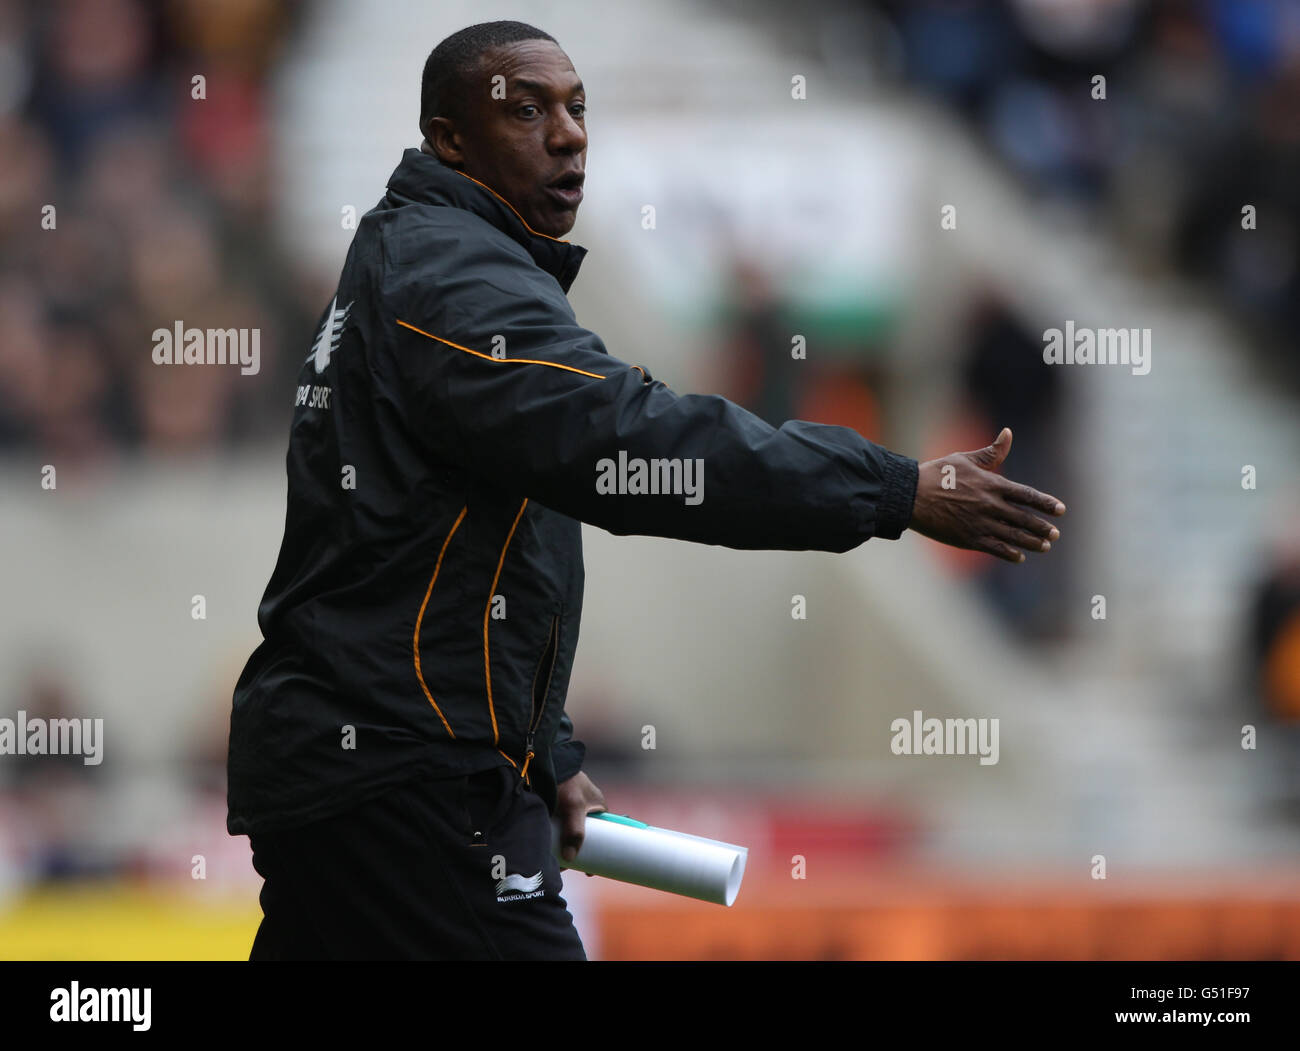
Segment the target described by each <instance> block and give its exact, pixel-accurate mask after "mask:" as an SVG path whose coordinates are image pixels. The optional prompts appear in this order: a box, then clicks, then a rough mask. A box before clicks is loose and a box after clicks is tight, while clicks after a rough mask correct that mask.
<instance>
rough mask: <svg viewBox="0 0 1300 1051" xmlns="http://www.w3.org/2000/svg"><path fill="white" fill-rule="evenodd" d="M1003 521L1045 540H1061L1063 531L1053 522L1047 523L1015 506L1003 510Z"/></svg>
mask: <svg viewBox="0 0 1300 1051" xmlns="http://www.w3.org/2000/svg"><path fill="white" fill-rule="evenodd" d="M1002 520H1003V521H1004V522H1006V523H1008V524H1010V525H1013V526H1018V527H1019V528H1021V529H1023V530H1025V532H1027V533H1033V534H1034V535H1035V536H1037V537H1041V538H1042V539H1044V540H1059V539H1061V531H1060V530H1059V529H1057V528H1056V526H1054V525H1052V523H1051V522H1045V521H1043V519H1041V518H1039V517H1038V516H1037V515H1031V514H1030V513H1029V512H1028V511H1022V510H1020V508H1019V507H1016V506H1014V505H1008V506H1007V507H1006V508H1005V509H1004V510H1003V512H1002Z"/></svg>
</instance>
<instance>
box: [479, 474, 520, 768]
mask: <svg viewBox="0 0 1300 1051" xmlns="http://www.w3.org/2000/svg"><path fill="white" fill-rule="evenodd" d="M527 506H528V497H524V502H523V503H522V504H520V505H519V513H518V514H516V515H515V520H514V523H513V524H512V525H511V526H510V532H509V533H507V534H506V542H505V543H504V544H502V545H501V557H500V558H499V559H497V571H496V573H495V574H493V576H492V587H491V589H490V590H489V591H488V598H487V605H486V606H484V607H483V672H484V678H485V679H486V681H487V698H488V714H489V715H490V716H492V743H493V744H494V745H496V744H500V742H501V733H500V731H499V730H498V729H497V713H496V708H495V707H494V706H493V704H492V661H491V658H490V657H489V656H488V614H489V613H490V612H491V610H492V596H493V595H495V594H496V593H497V581H498V580H500V579H501V567H502V566H503V565H505V562H506V548H508V547H509V546H510V541H511V540H513V539H514V535H515V529H516V528H517V527H518V525H519V519H521V518H523V516H524V508H525V507H527ZM497 751H500V749H499V748H498V749H497ZM502 755H505V753H504V752H502ZM507 758H509V757H508V756H507ZM511 762H513V760H511Z"/></svg>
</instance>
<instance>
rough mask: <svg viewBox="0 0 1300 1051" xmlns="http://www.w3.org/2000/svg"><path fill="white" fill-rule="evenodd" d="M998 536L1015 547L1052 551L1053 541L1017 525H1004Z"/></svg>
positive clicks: (1027, 549)
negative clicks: (1018, 527)
mask: <svg viewBox="0 0 1300 1051" xmlns="http://www.w3.org/2000/svg"><path fill="white" fill-rule="evenodd" d="M998 536H999V537H1000V538H1001V539H1002V540H1005V541H1006V542H1007V543H1008V544H1011V545H1012V546H1013V547H1023V548H1024V549H1025V550H1026V551H1050V550H1051V547H1052V542H1051V541H1050V540H1047V539H1045V538H1043V537H1041V536H1037V535H1035V534H1034V533H1031V532H1029V531H1028V530H1025V529H1017V528H1016V527H1015V526H1003V527H1002V528H1000V529H999V530H998Z"/></svg>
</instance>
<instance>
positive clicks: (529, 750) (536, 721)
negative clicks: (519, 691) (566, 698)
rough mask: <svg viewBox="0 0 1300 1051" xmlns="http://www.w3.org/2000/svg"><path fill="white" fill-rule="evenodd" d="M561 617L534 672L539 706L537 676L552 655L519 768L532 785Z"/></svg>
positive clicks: (534, 693) (553, 620)
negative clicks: (530, 772) (532, 766)
mask: <svg viewBox="0 0 1300 1051" xmlns="http://www.w3.org/2000/svg"><path fill="white" fill-rule="evenodd" d="M559 629H560V615H559V614H558V613H557V614H555V616H554V617H552V618H551V633H550V635H549V636H547V639H546V649H544V650H543V651H542V659H541V660H540V661H539V662H538V664H537V667H536V669H535V670H534V671H533V689H532V700H533V704H534V705H537V674H538V672H540V671H541V670H542V664H544V663H545V662H546V655H547V654H548V653H549V654H550V655H551V662H550V668H549V669H548V670H547V672H546V685H545V686H544V687H542V703H541V705H538V706H537V715H536V716H535V717H534V718H533V721H532V724H531V725H530V726H529V727H528V733H527V734H526V735H525V737H524V753H525V754H524V765H523V766H522V767H520V768H519V776H520V777H522V778H523V779H524V780H525V781H527V782H528V783H529V784H530V785H531V784H532V780H531V779H530V778H529V777H528V764H529V762H531V761H532V758H533V756H534V755H535V754H536V753H534V751H533V738H534V736H535V735H536V734H537V728H538V726H540V725H541V722H542V713H543V712H545V711H546V697H547V694H549V693H550V692H551V679H552V677H553V676H554V675H555V661H556V659H557V658H558V657H559V655H560V654H559V649H560V631H559Z"/></svg>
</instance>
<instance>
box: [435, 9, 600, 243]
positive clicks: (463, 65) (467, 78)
mask: <svg viewBox="0 0 1300 1051" xmlns="http://www.w3.org/2000/svg"><path fill="white" fill-rule="evenodd" d="M586 98H587V97H586V94H585V93H584V92H583V89H582V81H580V80H579V79H578V74H577V73H576V72H574V69H573V63H572V62H570V61H569V57H568V56H567V55H566V54H565V53H564V52H563V51H561V50H560V45H559V44H557V43H556V42H555V40H554V38H553V37H551V36H550V35H549V34H547V33H543V32H542V31H541V30H540V29H536V28H534V27H533V26H529V25H525V24H524V23H522V22H484V23H482V24H480V25H476V26H470V27H469V28H468V29H462V30H461V31H460V32H459V33H453V34H452V35H451V36H449V37H448V38H447V39H446V40H444V41H443V42H442V43H441V44H439V45H438V46H437V47H436V48H434V49H433V53H432V54H430V55H429V59H428V61H427V62H426V63H425V64H424V80H423V83H422V85H421V91H420V131H421V132H422V133H423V134H424V138H425V144H424V145H423V146H422V147H421V148H422V149H423V150H424V151H425V152H426V153H432V154H433V155H434V156H435V157H437V158H438V159H439V160H440V161H442V163H443V164H445V165H447V166H448V167H451V168H456V169H458V170H459V171H462V172H464V173H465V174H466V175H469V176H472V177H473V178H475V179H477V180H478V181H479V182H481V183H484V184H486V185H487V186H490V187H491V188H492V189H493V190H495V191H496V192H497V193H499V194H500V195H501V196H502V197H504V198H505V199H506V200H507V201H509V202H510V204H511V205H513V206H514V208H515V210H516V211H518V212H519V214H520V215H522V216H523V219H524V222H526V223H527V224H528V225H529V226H530V227H532V228H533V229H534V230H536V231H537V232H538V233H543V234H547V235H549V236H551V237H562V236H564V235H565V234H567V233H568V232H569V231H570V230H571V229H573V222H574V220H575V219H576V218H577V215H578V205H579V204H580V203H581V202H582V181H583V178H584V171H585V169H586V166H587V131H586V125H585V116H584V115H585V113H586V108H587V103H586Z"/></svg>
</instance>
